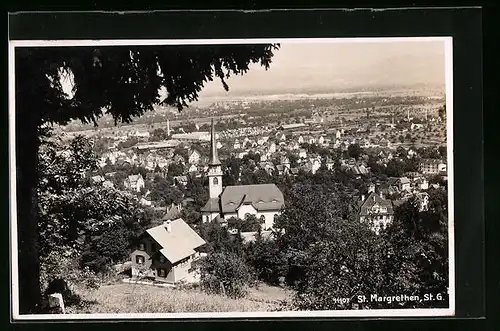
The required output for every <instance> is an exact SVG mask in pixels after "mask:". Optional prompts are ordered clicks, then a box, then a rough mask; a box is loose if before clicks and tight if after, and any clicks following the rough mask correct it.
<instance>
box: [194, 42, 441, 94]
mask: <svg viewBox="0 0 500 331" xmlns="http://www.w3.org/2000/svg"><path fill="white" fill-rule="evenodd" d="M444 54H445V44H444V41H435V40H434V41H412V42H407V41H405V42H370V43H360V42H357V43H317V44H296V43H294V44H292V43H288V44H287V43H281V48H280V49H279V50H278V51H276V52H275V56H274V57H273V63H272V64H271V68H270V69H269V70H268V71H266V70H265V69H264V68H263V67H260V66H258V65H254V66H252V68H251V69H250V71H249V72H248V73H247V74H245V75H243V76H235V77H232V78H230V79H229V80H228V84H229V88H230V92H229V93H226V92H225V91H224V90H223V88H222V84H221V83H220V81H219V80H216V81H214V82H210V83H208V84H207V85H206V87H205V88H204V89H203V91H202V92H201V93H200V101H203V98H204V97H210V96H215V95H227V96H233V95H234V96H236V95H240V94H245V93H249V92H258V93H262V92H266V91H269V92H271V93H279V92H283V91H286V90H290V89H291V90H300V89H306V90H309V92H311V90H314V89H321V90H322V92H325V89H331V92H337V91H338V90H339V89H342V88H352V87H375V88H376V87H377V86H381V85H393V84H397V85H403V86H407V87H411V86H412V85H416V84H422V83H425V84H431V85H442V86H444V83H445V65H444V62H445V57H444Z"/></svg>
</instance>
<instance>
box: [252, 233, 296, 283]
mask: <svg viewBox="0 0 500 331" xmlns="http://www.w3.org/2000/svg"><path fill="white" fill-rule="evenodd" d="M246 251H247V254H246V255H247V261H248V263H249V264H250V265H251V266H252V267H253V268H254V271H255V274H256V276H257V277H258V278H259V279H260V280H262V281H264V282H266V283H269V284H271V285H278V284H280V278H281V277H286V275H287V273H288V259H287V257H286V255H285V253H284V252H283V251H282V250H281V249H280V247H279V245H278V243H277V242H276V241H274V240H269V239H262V238H261V237H258V239H257V241H256V242H253V243H249V244H248V246H247V249H246Z"/></svg>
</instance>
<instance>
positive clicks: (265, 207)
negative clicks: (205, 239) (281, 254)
mask: <svg viewBox="0 0 500 331" xmlns="http://www.w3.org/2000/svg"><path fill="white" fill-rule="evenodd" d="M207 177H208V183H209V184H208V191H209V199H208V201H207V203H206V204H205V206H203V207H202V208H201V215H202V221H203V223H206V222H210V221H212V220H213V219H219V220H228V219H230V218H231V217H237V218H240V219H245V217H246V215H248V214H250V215H255V216H256V217H257V218H260V219H261V220H262V221H263V224H262V228H263V230H269V229H272V228H273V225H274V218H275V216H276V215H278V214H279V213H280V211H281V207H283V205H284V198H283V193H282V192H281V191H280V189H279V188H278V187H277V186H276V185H275V184H258V185H234V186H226V187H223V183H222V167H221V162H220V160H219V157H218V155H217V141H216V138H215V128H214V122H213V120H212V131H211V139H210V158H209V162H208V172H207Z"/></svg>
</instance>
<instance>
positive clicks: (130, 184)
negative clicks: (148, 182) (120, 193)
mask: <svg viewBox="0 0 500 331" xmlns="http://www.w3.org/2000/svg"><path fill="white" fill-rule="evenodd" d="M123 184H124V186H125V188H126V189H127V190H130V191H135V192H140V191H141V189H142V188H143V187H144V185H145V183H144V178H143V177H142V175H141V174H138V175H130V176H128V177H127V178H126V179H125V181H124V183H123Z"/></svg>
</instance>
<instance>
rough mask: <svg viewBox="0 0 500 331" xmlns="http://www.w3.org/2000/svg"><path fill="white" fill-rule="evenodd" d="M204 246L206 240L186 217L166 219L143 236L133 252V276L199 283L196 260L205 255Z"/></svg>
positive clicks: (170, 281)
mask: <svg viewBox="0 0 500 331" xmlns="http://www.w3.org/2000/svg"><path fill="white" fill-rule="evenodd" d="M203 245H205V240H203V239H202V238H201V237H200V236H199V235H198V234H197V233H196V231H194V230H193V229H192V228H191V227H190V226H189V225H188V224H187V223H186V222H184V221H183V220H182V219H180V218H179V219H176V220H174V221H170V220H168V221H165V222H164V223H163V224H162V225H159V226H156V227H153V228H150V229H148V230H146V232H145V233H144V234H143V235H142V236H141V237H140V238H139V240H138V243H137V245H136V247H135V250H134V251H133V252H132V253H131V254H130V258H131V260H132V277H133V278H136V277H146V278H150V279H153V280H155V281H160V282H165V283H170V284H177V283H180V282H186V283H191V282H197V281H198V280H199V273H198V272H197V270H196V268H194V267H193V265H192V263H193V262H194V261H196V260H197V259H198V258H199V257H200V256H201V255H200V253H199V249H200V248H201V247H202V246H203Z"/></svg>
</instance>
